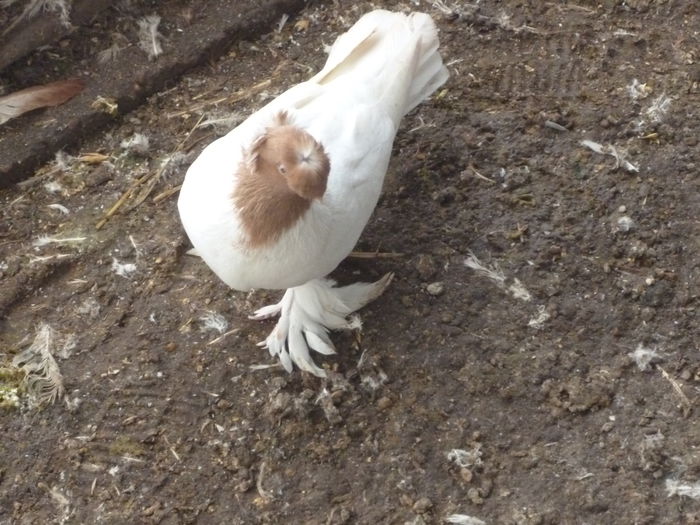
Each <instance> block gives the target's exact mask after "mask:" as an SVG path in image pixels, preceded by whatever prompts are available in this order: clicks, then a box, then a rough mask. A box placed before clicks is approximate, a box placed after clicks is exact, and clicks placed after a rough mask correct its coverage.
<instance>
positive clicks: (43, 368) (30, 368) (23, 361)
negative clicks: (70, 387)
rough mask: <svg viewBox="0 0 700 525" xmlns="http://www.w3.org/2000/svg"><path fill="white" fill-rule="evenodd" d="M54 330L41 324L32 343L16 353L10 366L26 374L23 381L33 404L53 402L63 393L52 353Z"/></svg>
mask: <svg viewBox="0 0 700 525" xmlns="http://www.w3.org/2000/svg"><path fill="white" fill-rule="evenodd" d="M54 339H55V335H54V331H53V329H52V328H51V327H50V326H49V325H48V324H41V325H40V326H39V330H38V332H37V335H36V337H35V338H34V341H33V342H32V344H31V345H30V346H29V347H28V348H26V349H25V350H23V351H22V352H20V353H19V354H17V355H16V356H15V357H14V359H13V360H12V366H15V367H17V368H21V369H22V370H24V372H25V373H26V374H27V375H26V377H25V379H24V381H25V384H26V387H27V391H28V392H29V395H30V396H31V398H32V399H33V402H34V404H35V405H41V404H44V403H53V402H54V401H56V399H59V398H60V397H61V396H62V395H63V391H64V389H63V376H62V375H61V371H60V370H59V368H58V364H57V363H56V360H55V359H54V358H53V355H52V346H53V345H54Z"/></svg>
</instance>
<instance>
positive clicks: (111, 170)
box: [0, 0, 700, 525]
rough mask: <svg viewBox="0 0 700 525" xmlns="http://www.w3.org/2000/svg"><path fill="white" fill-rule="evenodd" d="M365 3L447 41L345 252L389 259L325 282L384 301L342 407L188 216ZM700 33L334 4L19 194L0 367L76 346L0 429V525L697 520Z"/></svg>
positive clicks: (354, 350)
mask: <svg viewBox="0 0 700 525" xmlns="http://www.w3.org/2000/svg"><path fill="white" fill-rule="evenodd" d="M378 6H382V7H386V8H390V9H401V10H410V9H420V10H423V11H427V12H429V13H431V15H432V16H433V17H434V18H435V19H436V21H437V23H438V25H439V28H440V31H441V33H440V34H441V42H442V45H441V48H442V54H443V57H444V59H445V62H446V63H447V64H448V67H449V69H450V72H451V79H450V80H449V82H448V83H447V84H446V85H445V86H444V89H443V90H441V91H440V92H439V93H437V94H436V95H435V96H434V97H433V99H432V100H431V101H429V102H427V103H425V104H423V105H421V106H420V107H419V108H418V109H417V110H416V111H415V112H413V113H412V114H411V115H409V116H408V117H407V118H406V119H405V121H404V123H403V127H402V129H401V132H400V134H399V136H398V138H397V142H396V144H395V154H394V158H393V160H392V163H391V166H390V169H389V173H388V176H387V181H386V186H385V192H384V195H383V197H382V199H381V201H380V204H379V205H378V207H377V210H376V213H375V215H374V217H373V219H372V221H371V222H370V224H369V225H368V228H367V230H366V231H365V233H364V235H363V237H362V239H361V241H360V243H359V246H358V250H362V251H365V252H376V251H379V252H382V253H395V254H402V255H401V256H399V257H389V258H373V259H348V260H347V261H345V262H344V263H343V264H341V266H340V268H338V270H337V271H336V274H335V277H337V278H338V279H339V280H341V281H350V280H358V279H359V278H362V280H371V279H376V278H378V277H379V276H381V275H382V274H384V273H385V272H387V271H393V272H395V273H396V274H397V278H396V279H395V281H394V283H393V284H392V286H391V288H390V289H389V290H387V292H386V293H385V294H384V295H383V296H382V297H381V298H380V299H378V300H377V301H376V302H375V303H373V304H372V305H370V306H368V307H367V308H365V309H364V310H363V312H362V314H363V318H364V330H363V332H362V333H361V334H333V338H334V341H335V343H336V346H337V347H338V349H339V354H338V355H337V356H332V357H330V358H327V359H319V361H322V362H323V364H324V366H325V367H326V368H327V370H328V372H329V377H328V379H327V380H320V379H318V378H315V377H310V376H308V375H305V374H303V373H300V372H298V371H296V372H294V373H293V374H291V375H287V374H286V373H285V372H284V371H283V370H281V369H280V368H279V367H278V366H277V365H276V364H275V363H274V362H273V361H271V360H270V358H269V356H268V355H267V354H266V353H265V352H263V351H260V350H259V349H257V348H256V347H255V344H254V343H256V342H258V341H260V340H262V339H263V338H264V337H265V335H266V334H267V332H268V331H269V329H270V325H269V324H268V323H265V322H264V323H254V322H252V321H250V320H248V319H247V314H248V313H249V312H251V311H253V310H254V309H255V308H256V307H259V306H260V305H263V304H267V303H269V301H270V300H274V299H276V298H277V297H278V293H276V292H256V293H253V294H242V293H236V292H231V291H230V290H227V289H226V288H225V287H224V286H223V285H222V284H221V283H220V282H219V281H218V280H217V279H216V278H215V276H214V275H213V274H212V273H211V272H210V271H209V270H208V269H207V268H206V267H205V266H204V265H203V264H202V262H201V261H200V260H198V259H197V258H195V257H190V256H188V255H187V254H186V252H187V250H188V249H189V243H188V241H187V239H186V237H185V235H184V233H183V231H182V229H181V227H180V224H179V221H178V218H177V211H176V206H175V200H176V192H177V187H178V185H179V184H180V183H181V181H182V178H183V177H184V173H185V170H186V168H187V166H188V165H189V163H191V161H192V160H193V159H194V158H195V157H196V155H197V154H198V153H199V151H201V149H202V148H203V147H204V146H205V145H206V144H208V143H209V142H211V141H212V140H213V139H214V138H216V137H217V136H220V135H221V134H222V133H225V131H226V129H229V128H230V127H231V126H234V125H235V124H236V123H237V122H240V120H241V119H242V118H244V116H245V115H247V114H248V113H250V112H251V111H254V110H255V109H256V108H258V107H260V106H261V105H262V104H263V103H264V102H265V101H267V100H269V99H271V98H272V97H274V96H276V95H277V94H279V93H281V92H282V91H283V90H284V89H286V88H287V87H289V86H291V85H293V84H295V83H297V82H299V81H301V80H303V79H305V78H307V77H308V76H310V74H311V73H312V72H313V71H316V70H318V69H319V67H321V65H322V64H323V61H324V53H323V50H324V46H326V45H328V44H330V43H332V42H333V40H334V39H335V37H336V36H337V35H338V34H339V33H341V32H343V31H345V30H346V29H347V28H348V27H349V26H350V25H351V24H352V23H353V22H354V21H355V20H357V19H358V18H359V17H360V16H361V14H362V13H364V12H367V11H369V10H370V9H372V8H374V7H378ZM202 9H206V7H203V8H202ZM699 24H700V13H699V12H698V11H697V9H696V7H695V4H694V2H692V1H691V0H687V1H677V2H670V1H669V2H663V1H661V2H650V1H638V2H631V1H626V2H621V1H617V0H611V1H605V2H579V3H578V4H557V3H548V2H521V1H504V2H495V1H490V0H482V1H481V2H479V3H475V4H464V3H454V4H453V3H451V2H433V3H426V2H422V3H420V5H416V3H415V2H400V1H382V2H373V3H371V4H370V3H369V2H356V3H353V4H352V5H345V4H342V3H331V2H316V3H312V4H310V5H309V6H307V8H306V9H305V10H303V11H302V12H301V13H300V14H299V15H298V16H296V17H294V18H292V19H289V20H288V21H286V23H284V24H282V23H280V27H279V29H278V30H273V31H271V32H269V33H267V34H262V35H260V36H259V37H258V38H256V39H255V40H252V41H246V42H241V43H239V44H236V45H235V46H234V47H233V48H231V49H230V50H229V52H228V53H227V54H226V55H225V56H223V57H222V58H220V59H218V60H215V61H212V62H210V63H207V64H202V65H201V66H200V67H199V68H198V69H196V70H194V71H192V72H190V73H187V74H185V75H184V76H183V77H182V78H180V79H179V80H178V81H177V82H173V84H172V87H170V88H169V89H167V90H166V91H162V92H159V93H157V94H155V95H153V96H151V97H150V98H149V99H148V101H147V103H146V104H144V105H143V106H141V107H139V108H138V109H136V110H134V111H133V112H131V113H129V114H128V115H126V116H124V117H123V118H121V119H118V120H117V121H116V122H115V125H114V127H112V128H111V129H110V130H109V131H107V132H105V133H104V134H100V135H98V136H94V137H92V138H90V139H88V140H85V141H84V142H83V143H81V145H80V147H79V148H76V149H72V150H69V151H67V152H66V155H68V156H66V157H63V158H61V159H59V162H52V163H49V164H48V165H47V166H45V167H44V168H43V169H42V170H41V171H40V172H39V174H38V176H37V177H35V178H33V179H31V180H30V181H28V182H26V183H22V185H21V186H16V187H14V188H11V189H7V190H3V192H2V193H1V194H0V200H1V202H2V205H1V206H0V217H1V219H0V272H1V273H2V281H1V282H0V298H1V300H0V309H1V310H2V315H3V318H2V325H1V330H2V331H1V332H0V342H2V347H3V348H4V349H5V350H4V351H5V357H4V358H3V360H4V362H0V366H6V365H7V363H8V362H9V361H11V359H12V355H14V354H15V353H17V352H20V351H22V350H23V349H24V348H25V347H26V346H27V345H28V344H29V342H31V340H32V339H33V337H34V335H35V334H36V331H37V329H38V327H39V326H40V323H48V324H49V325H50V326H52V327H53V328H54V329H55V330H57V331H58V332H59V333H61V334H63V336H67V335H69V334H73V335H74V336H75V343H76V345H75V347H74V349H73V351H72V353H71V354H70V355H69V356H66V357H63V358H61V357H58V358H57V363H58V366H59V367H60V369H61V372H62V374H63V378H64V385H65V388H66V394H65V397H64V399H63V401H62V402H61V403H56V404H55V405H51V406H47V407H45V408H44V409H43V410H39V411H36V410H32V411H18V410H12V411H2V412H0V420H1V421H2V426H3V436H4V440H3V443H1V444H0V455H1V456H2V470H0V518H1V519H2V520H4V521H7V522H9V523H53V522H62V523H71V522H76V523H89V522H96V521H98V520H102V521H106V522H121V521H126V520H132V521H133V520H136V521H139V522H144V523H193V522H212V523H224V522H225V523H414V524H420V523H443V522H445V520H447V519H448V518H450V517H453V519H454V520H456V519H457V517H455V515H462V516H469V517H471V518H473V519H479V520H482V521H483V522H485V523H494V524H495V523H498V524H531V525H535V524H560V523H584V522H586V523H649V524H651V523H668V524H671V523H673V524H675V523H693V522H696V521H697V520H698V519H699V516H700V508H699V507H698V502H697V498H698V493H699V492H700V491H699V490H698V483H699V480H700V464H699V463H698V459H697V457H696V454H694V453H693V450H694V447H695V446H696V432H695V428H694V424H693V411H694V409H695V399H696V394H697V389H698V387H699V386H700V373H699V372H698V371H699V370H700V360H699V359H698V353H697V350H698V341H700V334H699V333H698V325H697V308H698V297H699V295H700V286H699V284H698V283H699V282H700V279H699V278H700V266H698V257H697V253H698V248H699V247H698V239H700V236H699V235H698V222H697V213H696V210H697V209H699V207H700V197H699V196H700V191H698V190H700V188H699V187H698V185H699V183H698V178H697V169H698V162H699V160H700V159H698V148H697V136H699V135H700V130H699V129H698V122H700V119H698V115H697V112H698V109H697V108H698V107H699V106H698V104H697V102H698V97H699V95H700V86H699V84H698V82H700V77H698V67H697V64H696V61H697V58H698V57H697V51H696V50H697V49H698V36H697V34H696V30H695V29H696V28H697V27H698V26H699ZM665 27H674V28H676V29H675V30H674V31H673V32H669V31H665V30H662V29H661V28H665ZM215 29H216V28H214V27H213V28H212V30H215ZM78 66H79V65H76V67H78ZM123 73H124V75H128V73H129V70H128V66H124V70H123ZM137 134H141V135H143V136H145V137H147V138H148V147H147V148H142V149H141V150H140V151H136V150H134V149H132V148H130V147H129V146H128V144H129V141H130V140H131V139H133V137H134V136H135V135H137ZM585 141H590V142H585ZM122 144H125V145H124V146H123V145H122ZM95 152H99V153H101V154H102V155H104V156H105V157H106V158H104V159H102V160H100V161H96V162H94V163H91V162H87V161H85V160H84V158H83V157H84V154H86V153H95ZM125 194H128V195H129V196H128V198H125V199H124V201H123V204H122V205H121V207H119V209H118V210H117V211H116V213H114V214H112V215H109V217H107V220H104V219H105V217H106V216H107V215H108V210H109V209H110V208H111V207H113V206H114V204H115V203H117V202H119V201H120V199H122V198H123V196H124V195H125ZM98 223H101V224H102V227H101V228H99V229H98V228H97V227H96V225H97V224H98ZM39 239H43V240H42V241H39ZM69 239H72V240H69ZM475 260H478V261H479V262H480V265H481V268H483V269H482V270H479V269H477V267H476V265H475V264H474V262H475ZM212 316H219V317H220V318H222V319H223V320H224V322H220V323H213V322H212V321H211V319H212V318H215V319H219V317H212ZM639 348H644V349H649V351H653V353H654V357H653V359H650V360H649V361H647V362H640V361H639V359H640V355H641V354H640V353H639V352H636V350H638V349H639ZM270 365H272V366H270ZM464 519H466V518H464ZM475 523H477V522H475Z"/></svg>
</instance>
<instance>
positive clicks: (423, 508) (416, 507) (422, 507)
mask: <svg viewBox="0 0 700 525" xmlns="http://www.w3.org/2000/svg"><path fill="white" fill-rule="evenodd" d="M432 507H433V502H432V501H430V500H429V499H428V498H425V497H423V498H418V499H417V500H416V502H415V503H414V504H413V511H414V512H417V513H418V514H425V513H426V512H428V511H429V510H430V509H431V508H432Z"/></svg>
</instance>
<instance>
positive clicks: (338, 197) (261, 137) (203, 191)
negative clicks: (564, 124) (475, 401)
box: [178, 11, 448, 376]
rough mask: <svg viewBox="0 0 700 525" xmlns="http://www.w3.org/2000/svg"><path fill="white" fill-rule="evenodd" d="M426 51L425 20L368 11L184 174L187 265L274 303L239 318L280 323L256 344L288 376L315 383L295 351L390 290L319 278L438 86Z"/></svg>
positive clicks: (316, 344)
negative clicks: (195, 261)
mask: <svg viewBox="0 0 700 525" xmlns="http://www.w3.org/2000/svg"><path fill="white" fill-rule="evenodd" d="M437 48H438V38H437V30H436V28H435V25H434V23H433V21H432V19H431V18H430V17H429V16H428V15H425V14H422V13H412V14H410V15H403V14H400V13H391V12H388V11H373V12H371V13H369V14H367V15H365V16H364V17H362V18H361V19H360V20H359V21H358V22H357V23H356V24H355V25H354V26H353V27H352V28H351V29H350V30H349V31H348V32H347V33H345V34H343V35H341V36H340V37H339V38H338V39H337V40H336V42H335V44H334V45H333V47H332V48H331V51H330V54H329V56H328V60H327V62H326V65H325V66H324V68H323V69H322V70H321V71H320V72H319V73H318V74H316V75H315V76H314V77H312V78H311V79H310V80H308V81H306V82H303V83H301V84H298V85H296V86H294V87H292V88H291V89H289V90H288V91H286V92H285V93H283V94H282V95H280V96H279V97H278V98H276V99H275V100H274V101H272V102H270V103H269V104H268V105H266V106H265V107H263V108H262V109H260V110H258V111H257V112H255V113H254V114H253V115H251V116H250V117H249V118H248V119H247V120H246V121H245V122H243V123H242V124H241V125H240V126H238V127H237V128H235V129H234V130H233V131H231V132H230V133H229V134H227V135H226V136H224V137H222V138H220V139H218V140H216V141H215V142H213V143H212V144H211V145H209V146H208V147H207V148H206V149H205V150H204V151H203V152H202V154H201V155H200V156H199V158H197V160H196V161H195V162H194V163H193V164H192V166H191V167H190V169H189V170H188V172H187V175H186V177H185V181H184V184H183V186H182V190H181V192H180V198H179V201H178V207H179V211H180V217H181V219H182V223H183V225H184V227H185V230H186V231H187V234H188V236H189V238H190V240H191V241H192V243H193V245H194V247H195V249H196V251H197V253H198V254H199V255H200V256H201V257H202V258H203V259H204V261H205V262H206V263H207V264H208V265H209V266H210V268H211V269H212V270H213V271H214V272H215V273H216V274H217V275H218V276H219V277H220V278H221V279H222V280H223V281H224V282H225V283H226V284H228V285H229V286H230V287H232V288H235V289H237V290H250V289H253V288H268V289H287V291H286V293H285V294H284V297H283V298H282V300H281V301H280V303H278V304H277V305H274V306H270V307H266V308H262V309H261V310H259V311H258V312H256V315H255V316H254V317H253V318H254V319H263V318H266V317H270V316H273V315H277V314H279V315H280V320H279V322H278V324H277V326H276V327H275V329H274V330H273V332H272V333H271V334H270V336H269V337H268V338H267V339H266V341H265V342H264V343H262V344H263V345H264V346H266V347H267V348H268V349H269V350H270V353H271V354H272V355H277V356H279V358H280V361H281V362H282V364H283V365H284V367H285V368H286V369H287V370H288V371H291V369H292V363H294V364H296V365H297V366H298V367H299V368H301V369H303V370H306V371H309V372H311V373H313V374H316V375H319V376H323V375H325V372H324V371H323V369H321V368H319V367H317V366H316V365H315V364H314V363H313V361H312V359H311V357H310V355H309V348H311V349H313V350H315V351H317V352H320V353H323V354H331V353H334V348H333V345H332V343H331V341H330V339H329V337H328V333H327V332H328V330H329V329H344V328H353V327H356V326H357V322H358V321H357V319H351V320H348V319H347V318H348V315H350V314H351V313H352V312H354V311H356V310H357V309H359V308H361V307H362V306H364V305H365V304H366V303H368V302H369V301H371V300H373V299H375V298H376V297H378V296H379V295H380V294H381V293H382V292H383V290H384V288H385V287H386V286H387V285H388V284H389V282H390V280H391V275H387V276H385V277H384V278H383V279H381V280H380V281H378V282H376V283H372V284H367V283H358V284H354V285H351V286H347V287H343V288H336V287H334V283H333V282H332V281H329V280H327V279H324V277H325V276H326V275H328V274H329V273H330V272H331V271H332V270H333V269H334V268H335V267H336V266H337V265H338V264H339V263H340V262H341V261H342V260H343V259H344V258H345V257H346V256H347V255H348V254H349V253H350V251H351V250H352V249H353V247H354V246H355V244H356V242H357V240H358V239H359V237H360V234H361V233H362V230H363V229H364V227H365V225H366V223H367V221H368V220H369V217H370V215H371V213H372V211H373V210H374V207H375V205H376V203H377V200H378V198H379V194H380V192H381V188H382V183H383V180H384V175H385V173H386V169H387V166H388V163H389V158H390V155H391V147H392V143H393V141H394V137H395V135H396V131H397V129H398V126H399V123H400V121H401V118H402V117H403V116H404V115H405V114H406V113H407V112H409V111H410V110H411V109H413V108H414V107H415V106H417V105H418V104H419V103H420V102H421V101H422V100H424V99H425V98H427V97H428V96H430V94H431V93H433V91H435V89H437V88H438V87H439V86H440V85H442V84H443V83H444V82H445V81H446V80H447V77H448V73H447V70H446V68H445V67H444V65H443V64H442V60H441V58H440V55H439V54H438V51H437ZM287 137H289V138H287ZM290 142H293V143H294V144H292V145H289V144H290ZM321 157H324V158H325V157H327V161H328V162H329V163H330V170H329V171H328V170H325V171H324V169H323V168H322V167H321V165H322V162H321V160H322V158H321ZM327 167H328V164H326V168H327ZM296 170H298V171H296ZM292 173H297V174H298V176H297V175H292ZM294 177H297V179H295V180H297V181H301V182H300V183H299V184H301V185H302V186H301V187H303V191H301V190H299V189H298V187H300V186H295V185H294V184H293V182H292V180H293V178H294ZM285 178H286V179H285ZM244 180H245V181H247V182H245V183H244V182H242V181H244ZM285 180H286V181H288V184H289V185H288V186H287V183H286V182H285ZM244 184H248V185H249V187H250V188H249V190H247V193H246V192H245V191H244V190H243V189H242V187H243V185H244ZM258 185H259V187H258ZM280 185H281V186H280ZM307 187H309V188H312V189H313V191H316V190H318V191H317V193H318V195H313V196H311V197H308V195H307V193H304V191H306V190H305V189H306V188H307ZM290 188H291V189H290ZM300 191H301V192H300ZM309 191H311V190H309ZM280 192H281V193H280ZM277 195H280V197H277ZM319 195H320V196H319ZM275 199H277V200H275ZM258 201H259V202H258ZM285 207H288V213H287V212H286V211H285V209H286V208H285ZM244 208H245V211H244ZM266 210H267V211H266ZM246 214H248V215H246ZM278 214H279V217H277V215H278ZM273 216H275V217H276V218H271V220H272V221H273V222H272V223H270V224H267V222H266V221H267V218H268V217H273ZM275 221H276V222H275ZM259 223H266V224H267V229H265V230H264V233H260V232H259V231H258V230H257V227H256V225H257V224H259Z"/></svg>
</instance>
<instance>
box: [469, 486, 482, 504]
mask: <svg viewBox="0 0 700 525" xmlns="http://www.w3.org/2000/svg"><path fill="white" fill-rule="evenodd" d="M467 498H469V501H471V502H472V503H473V504H474V505H482V504H483V503H484V498H482V497H481V494H480V493H479V489H474V488H472V489H469V490H468V491H467Z"/></svg>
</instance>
